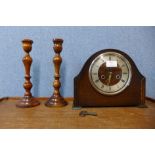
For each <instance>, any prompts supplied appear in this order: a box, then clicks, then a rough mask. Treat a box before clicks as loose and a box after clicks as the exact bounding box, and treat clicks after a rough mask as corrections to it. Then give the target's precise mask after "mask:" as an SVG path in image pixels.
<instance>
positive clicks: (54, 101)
mask: <svg viewBox="0 0 155 155" xmlns="http://www.w3.org/2000/svg"><path fill="white" fill-rule="evenodd" d="M53 43H54V46H53V49H54V52H55V56H54V58H53V63H54V69H55V74H54V82H53V87H54V92H53V95H52V96H51V97H50V98H49V100H48V101H47V102H46V103H45V105H46V106H48V107H62V106H65V105H67V102H66V101H65V100H64V98H63V97H62V96H61V94H60V91H59V89H60V87H61V82H60V80H59V79H60V73H59V72H60V65H61V63H62V58H61V56H60V53H61V51H62V43H63V40H62V39H58V38H57V39H53Z"/></svg>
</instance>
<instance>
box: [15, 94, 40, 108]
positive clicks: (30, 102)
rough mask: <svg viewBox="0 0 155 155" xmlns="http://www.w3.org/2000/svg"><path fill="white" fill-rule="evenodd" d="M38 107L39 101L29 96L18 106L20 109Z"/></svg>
mask: <svg viewBox="0 0 155 155" xmlns="http://www.w3.org/2000/svg"><path fill="white" fill-rule="evenodd" d="M38 105H40V103H39V101H37V100H36V99H35V98H33V97H29V96H24V97H23V98H22V100H21V101H20V102H19V103H17V104H16V106H17V107H19V108H31V107H35V106H38Z"/></svg>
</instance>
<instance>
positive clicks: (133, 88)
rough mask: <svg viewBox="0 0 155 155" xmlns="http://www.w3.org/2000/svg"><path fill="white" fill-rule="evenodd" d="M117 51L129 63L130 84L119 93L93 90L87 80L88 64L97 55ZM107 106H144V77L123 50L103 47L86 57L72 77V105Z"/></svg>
mask: <svg viewBox="0 0 155 155" xmlns="http://www.w3.org/2000/svg"><path fill="white" fill-rule="evenodd" d="M106 52H117V53H119V54H121V55H123V56H125V57H126V59H127V60H128V61H129V62H130V64H131V70H132V77H131V81H130V85H129V86H128V87H127V88H126V89H125V90H124V91H123V92H121V93H119V94H116V95H113V96H108V95H103V94H100V93H99V92H97V91H95V89H94V88H93V87H92V85H91V84H90V81H89V66H90V64H91V62H92V61H93V60H94V58H96V57H97V56H98V55H100V54H102V53H106ZM104 106H105V107H107V106H139V107H146V106H145V77H144V76H143V75H142V74H141V73H140V72H139V70H138V68H137V67H136V65H135V63H134V62H133V60H132V59H131V58H130V57H129V56H128V55H127V54H126V53H124V52H122V51H120V50H116V49H105V50H101V51H98V52H96V53H95V54H93V55H92V56H91V57H89V58H88V60H87V61H86V63H85V64H84V66H83V68H82V69H81V71H80V73H79V74H78V75H77V76H76V77H75V78H74V102H73V107H104Z"/></svg>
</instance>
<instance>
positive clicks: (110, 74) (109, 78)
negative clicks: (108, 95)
mask: <svg viewBox="0 0 155 155" xmlns="http://www.w3.org/2000/svg"><path fill="white" fill-rule="evenodd" d="M111 77H112V72H109V77H108V83H107V85H108V86H109V84H110V81H111Z"/></svg>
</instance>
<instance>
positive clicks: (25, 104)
mask: <svg viewBox="0 0 155 155" xmlns="http://www.w3.org/2000/svg"><path fill="white" fill-rule="evenodd" d="M32 44H33V41H32V40H30V39H24V40H23V41H22V46H23V50H24V51H25V52H26V54H25V56H24V57H23V64H24V67H25V83H24V85H23V87H24V88H25V94H24V97H23V98H22V100H21V101H20V102H19V103H17V104H16V106H17V107H20V108H29V107H34V106H37V105H39V104H40V103H39V102H38V101H37V100H36V99H34V98H33V96H32V94H31V88H32V86H33V85H32V83H31V81H30V79H31V76H30V68H31V64H32V61H33V60H32V58H31V56H30V54H29V53H30V52H31V50H32Z"/></svg>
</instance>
